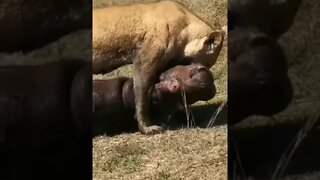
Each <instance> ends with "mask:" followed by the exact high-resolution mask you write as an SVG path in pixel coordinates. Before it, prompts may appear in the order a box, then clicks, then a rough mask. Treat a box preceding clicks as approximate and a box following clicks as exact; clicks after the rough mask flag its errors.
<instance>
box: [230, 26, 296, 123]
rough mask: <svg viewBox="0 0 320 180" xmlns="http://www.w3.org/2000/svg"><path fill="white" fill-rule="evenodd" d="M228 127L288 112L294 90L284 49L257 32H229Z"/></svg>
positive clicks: (251, 30)
mask: <svg viewBox="0 0 320 180" xmlns="http://www.w3.org/2000/svg"><path fill="white" fill-rule="evenodd" d="M228 46H229V49H228V53H229V57H228V58H229V60H228V63H229V64H228V70H229V73H228V85H229V91H228V98H229V99H230V101H229V104H228V106H229V108H228V123H229V125H232V124H235V123H237V122H239V121H241V120H242V119H244V118H245V117H248V116H250V115H265V116H270V115H273V114H275V113H278V112H280V111H282V110H283V109H285V108H286V107H287V105H288V104H289V103H290V101H291V98H292V95H293V89H292V85H291V82H290V79H289V78H288V75H287V72H288V66H287V62H286V58H285V56H284V54H283V52H282V49H281V47H280V46H279V44H277V42H276V41H274V40H273V39H272V38H270V37H269V36H267V35H266V34H264V33H262V32H261V31H259V30H257V29H255V28H246V29H240V28H237V29H235V30H232V31H230V32H229V43H228Z"/></svg>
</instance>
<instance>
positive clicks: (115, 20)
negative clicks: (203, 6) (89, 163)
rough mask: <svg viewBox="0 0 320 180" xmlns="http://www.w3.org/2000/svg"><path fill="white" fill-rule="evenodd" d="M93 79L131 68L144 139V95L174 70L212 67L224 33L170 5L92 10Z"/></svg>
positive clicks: (155, 129)
mask: <svg viewBox="0 0 320 180" xmlns="http://www.w3.org/2000/svg"><path fill="white" fill-rule="evenodd" d="M92 28H93V29H92V30H93V34H92V36H93V45H92V46H93V62H92V64H93V73H94V74H100V73H107V72H110V71H112V70H114V69H116V68H118V67H120V66H123V65H125V64H132V63H133V73H134V76H133V81H134V93H135V97H136V98H135V104H136V117H137V121H138V125H139V130H140V132H141V133H143V134H155V133H160V132H161V131H162V129H161V127H159V126H151V122H150V117H149V114H148V112H149V103H148V102H149V101H148V99H149V97H148V89H149V88H150V87H151V86H152V85H153V84H154V83H155V80H156V79H157V77H158V75H159V73H161V71H164V70H165V68H168V66H169V67H170V66H173V64H175V65H176V64H188V63H200V64H202V65H204V66H206V67H211V66H213V65H214V64H215V62H216V59H217V57H218V55H219V53H220V50H221V48H222V44H223V33H222V31H220V30H217V31H215V30H214V29H213V28H212V27H210V25H208V24H207V23H205V22H204V21H203V20H201V19H200V18H199V17H198V16H196V15H195V14H193V13H192V12H191V11H189V10H188V9H187V8H186V7H184V6H183V5H181V4H179V3H177V2H172V1H160V2H153V3H140V4H134V5H126V6H113V7H104V8H98V9H93V26H92Z"/></svg>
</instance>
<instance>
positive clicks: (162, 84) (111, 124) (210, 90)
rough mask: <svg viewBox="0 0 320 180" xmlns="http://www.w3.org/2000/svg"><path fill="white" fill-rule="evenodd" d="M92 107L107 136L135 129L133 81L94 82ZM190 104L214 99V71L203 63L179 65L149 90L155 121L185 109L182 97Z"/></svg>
mask: <svg viewBox="0 0 320 180" xmlns="http://www.w3.org/2000/svg"><path fill="white" fill-rule="evenodd" d="M92 85H93V92H92V93H93V105H94V111H95V114H96V115H97V117H101V118H97V119H100V121H107V123H106V125H105V126H107V127H104V128H106V129H105V131H106V134H110V135H112V134H116V133H120V132H123V131H125V130H128V129H132V130H134V131H135V130H136V128H137V123H136V121H134V113H135V101H134V92H133V80H132V79H131V78H128V77H117V78H113V79H107V80H94V81H93V84H92ZM182 93H184V94H185V97H186V103H187V104H188V105H190V104H193V103H195V102H196V101H199V100H203V101H206V100H209V99H211V98H213V97H214V95H215V93H216V88H215V86H214V78H213V75H212V73H211V71H210V70H209V69H208V68H206V67H205V66H203V65H200V64H190V65H177V66H175V67H173V68H170V69H168V70H167V71H165V72H163V73H162V74H161V75H160V77H159V80H158V82H157V83H156V84H155V86H154V87H152V88H150V90H149V95H150V97H151V108H150V112H151V114H152V118H153V119H155V120H154V121H155V122H157V121H158V122H162V121H163V120H164V119H167V118H168V117H169V116H170V115H173V114H174V113H175V112H177V111H179V110H183V108H184V103H183V102H184V101H183V98H182V97H183V96H182V95H183V94H182Z"/></svg>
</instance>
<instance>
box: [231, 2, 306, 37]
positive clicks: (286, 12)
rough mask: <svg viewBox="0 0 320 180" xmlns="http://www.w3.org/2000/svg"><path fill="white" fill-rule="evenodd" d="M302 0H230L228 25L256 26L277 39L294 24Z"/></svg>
mask: <svg viewBox="0 0 320 180" xmlns="http://www.w3.org/2000/svg"><path fill="white" fill-rule="evenodd" d="M301 2H302V0H229V1H228V25H229V28H230V30H232V29H233V28H234V27H236V26H238V27H251V26H255V27H257V28H259V29H260V30H261V31H263V32H264V33H266V34H268V35H270V36H271V37H273V38H275V39H277V38H279V37H280V36H281V35H282V34H283V33H285V32H286V31H287V30H288V29H289V28H290V27H291V25H292V24H293V22H294V19H295V16H296V13H297V11H298V9H299V7H300V5H301Z"/></svg>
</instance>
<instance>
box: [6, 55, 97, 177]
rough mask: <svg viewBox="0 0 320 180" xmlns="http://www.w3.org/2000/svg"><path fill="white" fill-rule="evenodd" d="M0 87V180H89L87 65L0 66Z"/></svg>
mask: <svg viewBox="0 0 320 180" xmlns="http://www.w3.org/2000/svg"><path fill="white" fill-rule="evenodd" d="M0 82H1V87H0V109H1V110H0V121H1V131H2V133H1V141H0V146H1V147H0V149H2V150H1V151H0V156H1V163H0V164H1V167H3V166H5V167H7V168H8V169H7V171H6V172H7V173H4V174H2V175H0V176H1V178H10V177H11V175H12V173H14V176H17V179H24V178H26V177H28V178H31V179H37V178H40V177H43V176H42V175H47V174H50V177H49V178H50V179H51V178H52V179H56V178H58V179H59V177H60V178H61V176H63V177H70V178H71V177H76V176H78V175H79V177H77V178H80V179H87V178H89V177H91V171H90V172H88V171H89V169H90V168H91V161H92V159H91V147H92V146H91V139H90V138H91V135H90V132H91V126H90V124H89V123H90V121H91V114H92V112H91V101H92V99H91V87H92V74H91V63H87V62H84V61H80V60H61V61H59V62H52V63H48V64H45V65H39V66H1V67H0ZM80 97H81V98H82V99H81V100H80ZM84 125H85V126H88V125H89V126H88V127H87V128H84V127H83V126H84ZM89 135H90V136H89ZM85 136H88V137H87V138H85ZM10 164H11V166H10ZM2 165H3V166H2ZM89 167H90V168H89ZM13 170H14V172H13ZM49 171H50V172H49ZM79 172H81V173H79ZM11 178H12V177H11Z"/></svg>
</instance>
